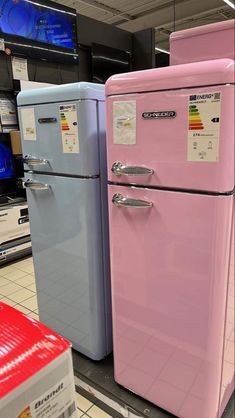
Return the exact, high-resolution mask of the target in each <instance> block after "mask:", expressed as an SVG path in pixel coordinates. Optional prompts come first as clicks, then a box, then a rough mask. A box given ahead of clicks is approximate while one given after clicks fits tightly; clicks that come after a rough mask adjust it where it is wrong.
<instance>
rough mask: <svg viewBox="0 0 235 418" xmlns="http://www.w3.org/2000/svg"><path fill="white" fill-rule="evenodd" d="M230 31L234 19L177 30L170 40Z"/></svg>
mask: <svg viewBox="0 0 235 418" xmlns="http://www.w3.org/2000/svg"><path fill="white" fill-rule="evenodd" d="M230 29H232V30H234V19H230V20H226V21H224V22H216V23H211V24H209V25H203V26H197V27H196V28H190V29H184V30H178V31H176V32H173V33H172V34H171V35H170V40H171V41H172V40H174V39H182V38H190V37H192V36H198V35H203V34H205V33H209V32H218V31H221V30H222V31H224V30H230Z"/></svg>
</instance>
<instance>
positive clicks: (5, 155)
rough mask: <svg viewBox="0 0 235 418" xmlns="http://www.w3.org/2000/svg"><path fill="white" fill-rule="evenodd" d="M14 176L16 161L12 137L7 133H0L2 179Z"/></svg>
mask: <svg viewBox="0 0 235 418" xmlns="http://www.w3.org/2000/svg"><path fill="white" fill-rule="evenodd" d="M13 177H14V162H13V155H12V151H11V145H10V139H9V136H8V135H7V134H2V133H0V180H6V179H11V178H13Z"/></svg>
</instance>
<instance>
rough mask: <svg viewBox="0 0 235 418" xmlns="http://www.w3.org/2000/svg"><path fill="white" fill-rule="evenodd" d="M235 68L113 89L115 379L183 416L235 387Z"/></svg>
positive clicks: (154, 74)
mask: <svg viewBox="0 0 235 418" xmlns="http://www.w3.org/2000/svg"><path fill="white" fill-rule="evenodd" d="M233 83H234V62H233V61H232V60H230V59H221V60H216V61H207V62H203V63H202V62H199V63H193V64H185V65H178V66H175V67H166V68H163V69H152V70H147V71H139V72H135V73H128V74H122V75H116V76H113V77H111V78H110V79H109V80H108V82H107V84H106V95H107V123H108V126H107V128H108V142H107V151H108V180H109V185H108V191H109V223H110V250H111V279H112V303H113V332H114V365H115V380H116V381H117V382H118V383H119V384H120V385H123V386H124V387H126V388H127V389H129V390H131V391H133V392H135V393H137V394H138V395H140V396H142V397H143V398H145V399H147V400H149V401H151V402H153V403H154V404H156V405H158V406H160V407H162V408H163V409H166V410H168V411H169V412H171V413H173V414H174V415H176V416H178V417H181V418H218V417H220V416H221V414H222V412H223V409H224V407H225V405H226V403H227V401H228V399H229V397H230V395H231V393H232V390H233V387H234V380H233V379H234V375H233V374H234V364H233V363H234V354H233V340H234V334H233V318H234V307H233V296H232V292H233V277H234V273H233V268H234V267H233V265H234V262H233V260H232V256H233V244H232V232H233V216H234V215H233V208H234V194H233V191H234V86H233Z"/></svg>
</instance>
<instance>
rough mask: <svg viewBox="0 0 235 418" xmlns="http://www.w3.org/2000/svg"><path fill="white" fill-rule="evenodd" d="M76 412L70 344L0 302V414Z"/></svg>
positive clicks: (71, 416)
mask: <svg viewBox="0 0 235 418" xmlns="http://www.w3.org/2000/svg"><path fill="white" fill-rule="evenodd" d="M76 416H77V412H76V404H75V386H74V375H73V365H72V355H71V344H70V343H69V342H68V341H67V340H65V339H64V338H62V337H61V336H60V335H58V334H56V333H54V332H53V331H51V330H50V329H49V328H47V327H46V326H45V325H43V324H41V323H40V322H38V321H36V320H34V319H32V318H29V317H27V316H26V315H24V314H22V313H21V312H19V311H18V310H16V309H14V308H12V307H11V306H8V305H6V304H4V303H1V302H0V417H2V418H3V417H4V418H49V417H50V418H75V417H76Z"/></svg>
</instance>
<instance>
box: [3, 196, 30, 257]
mask: <svg viewBox="0 0 235 418" xmlns="http://www.w3.org/2000/svg"><path fill="white" fill-rule="evenodd" d="M30 252H31V239H30V227H29V217H28V205H27V203H26V202H22V203H20V204H19V203H18V204H11V205H9V204H8V205H4V206H0V264H1V263H2V262H6V261H10V260H11V259H13V258H16V257H19V256H23V255H26V254H29V253H30Z"/></svg>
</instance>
